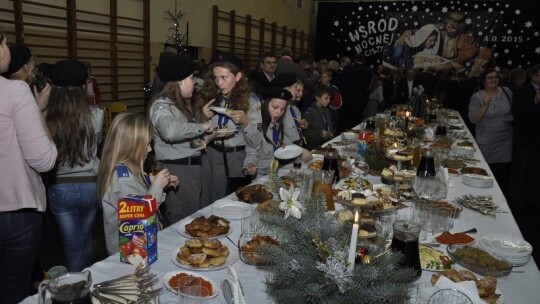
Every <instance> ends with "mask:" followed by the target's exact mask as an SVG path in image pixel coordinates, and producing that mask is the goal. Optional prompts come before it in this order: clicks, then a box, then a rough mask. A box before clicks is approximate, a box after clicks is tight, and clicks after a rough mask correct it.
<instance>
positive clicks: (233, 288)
mask: <svg viewBox="0 0 540 304" xmlns="http://www.w3.org/2000/svg"><path fill="white" fill-rule="evenodd" d="M221 289H222V291H223V294H224V296H225V299H226V300H227V303H228V304H231V303H234V304H246V299H245V295H244V289H243V288H242V283H240V279H238V274H237V273H236V269H234V268H233V267H232V266H231V265H228V266H227V274H225V276H224V277H223V280H222V281H221ZM229 291H230V292H229ZM227 294H230V295H231V296H232V299H230V298H228V297H227Z"/></svg>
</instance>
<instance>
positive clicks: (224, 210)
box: [213, 198, 253, 220]
mask: <svg viewBox="0 0 540 304" xmlns="http://www.w3.org/2000/svg"><path fill="white" fill-rule="evenodd" d="M252 212H253V209H252V208H251V205H250V204H246V203H244V202H239V201H233V200H231V199H227V198H223V199H221V200H218V201H216V202H215V203H214V205H213V214H214V215H215V216H219V217H222V218H224V219H227V220H239V219H242V218H244V217H248V216H251V213H252Z"/></svg>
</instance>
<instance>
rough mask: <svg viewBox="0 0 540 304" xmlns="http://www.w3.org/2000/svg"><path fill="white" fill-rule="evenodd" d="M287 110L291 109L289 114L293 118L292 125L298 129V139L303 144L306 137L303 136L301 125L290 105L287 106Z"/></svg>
mask: <svg viewBox="0 0 540 304" xmlns="http://www.w3.org/2000/svg"><path fill="white" fill-rule="evenodd" d="M289 110H290V111H291V115H292V117H293V120H294V125H295V126H296V130H298V135H300V140H301V141H302V142H303V143H304V144H305V143H306V138H305V137H304V133H303V132H302V127H301V126H300V122H299V121H298V117H296V113H294V110H293V108H292V107H289Z"/></svg>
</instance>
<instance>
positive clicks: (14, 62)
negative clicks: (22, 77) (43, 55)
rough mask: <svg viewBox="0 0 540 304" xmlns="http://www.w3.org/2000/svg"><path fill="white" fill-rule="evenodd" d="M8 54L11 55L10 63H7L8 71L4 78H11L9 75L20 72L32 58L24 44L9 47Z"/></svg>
mask: <svg viewBox="0 0 540 304" xmlns="http://www.w3.org/2000/svg"><path fill="white" fill-rule="evenodd" d="M9 52H10V53H11V61H10V62H9V69H8V71H7V72H6V73H5V74H4V75H5V76H6V78H9V77H11V74H13V73H15V72H17V71H18V70H20V69H21V68H22V67H23V66H24V65H25V64H27V63H28V61H30V58H32V53H31V52H30V49H29V48H28V47H27V46H26V45H24V44H14V45H12V46H10V47H9Z"/></svg>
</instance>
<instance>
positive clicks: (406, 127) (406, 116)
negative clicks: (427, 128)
mask: <svg viewBox="0 0 540 304" xmlns="http://www.w3.org/2000/svg"><path fill="white" fill-rule="evenodd" d="M410 116H411V112H409V111H407V112H405V131H406V130H408V129H409V117H410Z"/></svg>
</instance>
